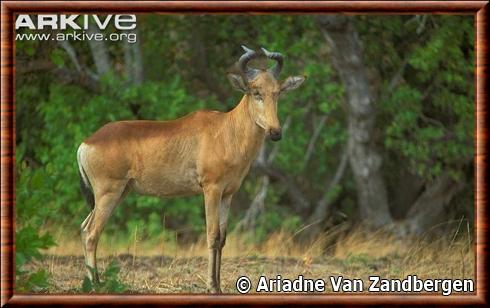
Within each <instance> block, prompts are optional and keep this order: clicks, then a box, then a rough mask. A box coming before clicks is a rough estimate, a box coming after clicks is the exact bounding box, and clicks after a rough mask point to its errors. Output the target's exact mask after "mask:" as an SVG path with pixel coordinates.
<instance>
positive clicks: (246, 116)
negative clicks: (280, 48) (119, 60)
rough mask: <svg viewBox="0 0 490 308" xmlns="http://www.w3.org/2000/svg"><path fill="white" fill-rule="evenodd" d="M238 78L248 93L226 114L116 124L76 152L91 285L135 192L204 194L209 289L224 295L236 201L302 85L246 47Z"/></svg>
mask: <svg viewBox="0 0 490 308" xmlns="http://www.w3.org/2000/svg"><path fill="white" fill-rule="evenodd" d="M242 47H243V49H244V50H245V53H244V54H243V55H242V56H241V57H240V59H239V60H238V67H239V72H238V73H230V74H228V78H229V80H230V81H231V83H232V85H233V86H234V87H235V88H236V89H238V90H240V91H242V92H244V93H245V94H244V96H243V98H242V99H241V101H240V103H239V104H238V105H237V106H236V107H235V108H234V109H233V110H231V111H229V112H225V113H224V112H218V111H197V112H194V113H191V114H189V115H186V116H184V117H182V118H179V119H177V120H173V121H119V122H112V123H109V124H106V125H105V126H103V127H102V128H100V129H99V130H98V131H97V132H96V133H94V134H93V135H92V136H91V137H89V138H88V139H86V140H85V141H84V142H83V143H82V144H81V145H80V147H79V148H78V153H77V159H78V166H79V171H80V178H81V186H82V191H83V193H84V195H85V196H86V198H87V202H88V203H89V205H90V207H91V209H92V211H91V212H90V214H89V215H88V216H87V218H86V219H85V220H84V222H83V223H82V225H81V235H82V242H83V247H84V254H85V262H86V265H87V270H88V275H89V278H90V279H91V280H92V281H94V282H98V274H97V266H96V249H97V242H98V240H99V237H100V234H101V232H102V229H103V228H104V225H105V224H106V222H107V220H108V219H109V217H110V216H111V213H112V211H113V210H114V208H115V207H116V206H117V205H118V204H119V203H120V202H121V201H122V200H123V199H124V197H125V196H126V194H127V193H128V192H129V191H130V190H134V191H136V192H137V193H140V194H145V195H155V196H161V197H174V196H185V195H195V194H201V193H204V202H205V212H206V231H207V245H208V248H209V264H208V288H209V290H210V291H211V292H215V293H219V292H220V291H221V290H220V263H221V251H222V249H223V246H224V245H225V239H226V225H227V220H228V211H229V208H230V203H231V199H232V197H233V194H234V193H235V192H236V191H237V190H238V189H239V188H240V185H241V183H242V181H243V179H244V177H245V176H246V175H247V173H248V171H249V169H250V165H251V163H252V161H253V160H254V159H255V157H256V155H257V152H258V150H259V148H260V147H261V146H262V144H263V142H264V139H265V136H266V135H268V136H270V138H271V139H272V140H274V141H277V140H279V139H281V126H280V124H279V120H278V117H277V101H278V98H279V95H280V94H281V93H284V92H286V91H288V90H292V89H296V88H298V87H299V86H300V85H301V84H302V83H303V81H304V79H305V77H303V76H295V77H288V78H287V79H286V80H285V81H284V82H282V83H279V82H278V76H279V73H280V72H281V69H282V66H283V56H282V55H281V54H280V53H276V52H269V51H267V50H265V49H264V48H262V49H261V50H259V51H254V50H251V49H249V48H247V47H245V46H242ZM258 57H261V58H269V59H273V60H275V61H276V62H277V63H276V64H275V66H274V67H273V68H271V69H256V68H250V67H248V65H247V63H248V62H249V61H250V60H252V59H254V58H258Z"/></svg>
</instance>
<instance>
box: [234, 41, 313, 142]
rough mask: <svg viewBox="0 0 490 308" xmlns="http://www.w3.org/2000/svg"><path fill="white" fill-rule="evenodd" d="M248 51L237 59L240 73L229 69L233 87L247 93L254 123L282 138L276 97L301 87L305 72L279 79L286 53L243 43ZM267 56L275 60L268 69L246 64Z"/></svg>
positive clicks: (268, 133) (272, 136) (275, 137)
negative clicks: (231, 71) (258, 49)
mask: <svg viewBox="0 0 490 308" xmlns="http://www.w3.org/2000/svg"><path fill="white" fill-rule="evenodd" d="M242 48H243V49H244V50H245V53H244V54H243V55H242V56H241V57H240V59H239V60H238V67H239V73H238V74H235V73H230V74H228V78H229V80H230V82H231V84H232V85H233V87H234V88H235V89H237V90H239V91H242V92H244V93H245V95H246V96H247V97H248V100H247V101H248V109H249V113H250V115H251V117H252V119H253V120H254V121H255V123H256V124H257V125H258V126H259V127H261V128H262V129H264V131H265V132H266V134H267V135H268V136H270V138H271V140H273V141H278V140H280V139H281V135H282V131H281V124H280V123H279V119H278V116H277V101H278V99H279V96H280V95H281V94H283V93H285V92H287V91H290V90H293V89H296V88H298V87H299V86H300V85H301V84H302V83H303V81H304V80H305V76H289V77H288V78H286V79H285V80H284V81H279V74H280V73H281V70H282V66H283V63H284V57H283V55H282V54H280V53H278V52H270V51H267V50H266V49H265V48H261V50H260V51H254V50H252V49H250V48H247V47H245V46H242ZM258 57H266V58H268V59H272V60H275V61H276V64H275V66H274V67H272V68H269V69H256V68H250V67H248V66H247V64H248V62H250V60H252V59H254V58H258Z"/></svg>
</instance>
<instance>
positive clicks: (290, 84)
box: [281, 76, 306, 92]
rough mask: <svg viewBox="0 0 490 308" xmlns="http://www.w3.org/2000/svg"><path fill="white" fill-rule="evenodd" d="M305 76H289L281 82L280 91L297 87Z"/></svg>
mask: <svg viewBox="0 0 490 308" xmlns="http://www.w3.org/2000/svg"><path fill="white" fill-rule="evenodd" d="M305 79H306V76H289V77H288V78H286V80H284V81H283V83H282V84H281V92H287V91H291V90H294V89H297V88H299V86H300V85H301V84H302V83H303V81H305Z"/></svg>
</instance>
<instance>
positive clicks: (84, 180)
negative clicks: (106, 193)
mask: <svg viewBox="0 0 490 308" xmlns="http://www.w3.org/2000/svg"><path fill="white" fill-rule="evenodd" d="M82 146H83V145H81V146H80V147H79V148H78V152H77V162H78V175H79V176H80V190H81V191H82V195H83V196H84V197H85V201H87V205H88V207H89V208H90V209H91V210H93V209H94V207H95V198H94V193H93V189H92V185H90V181H89V180H88V177H87V174H86V173H85V170H84V169H83V164H82V162H83V161H82V159H81V154H82V151H83V149H82Z"/></svg>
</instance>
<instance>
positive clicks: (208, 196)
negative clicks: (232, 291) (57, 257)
mask: <svg viewBox="0 0 490 308" xmlns="http://www.w3.org/2000/svg"><path fill="white" fill-rule="evenodd" d="M204 202H205V208H206V235H207V242H208V249H209V259H208V290H209V292H212V293H220V292H221V290H220V288H219V283H218V280H217V277H216V270H217V269H216V265H217V263H216V257H217V252H218V249H219V245H220V234H219V206H220V203H221V190H220V189H219V188H218V187H215V186H212V187H206V188H205V189H204Z"/></svg>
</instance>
